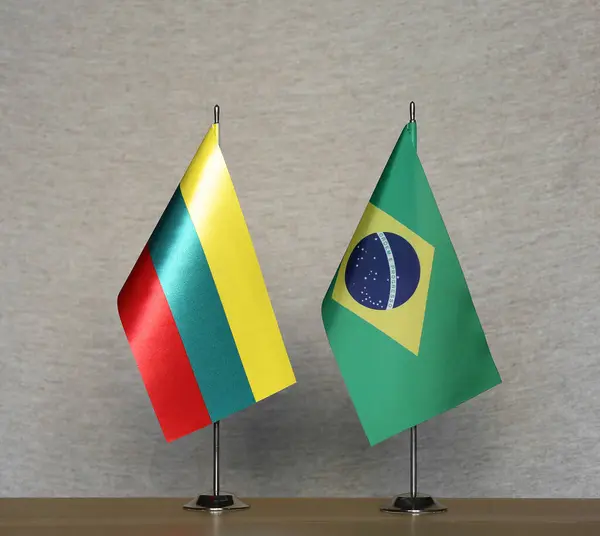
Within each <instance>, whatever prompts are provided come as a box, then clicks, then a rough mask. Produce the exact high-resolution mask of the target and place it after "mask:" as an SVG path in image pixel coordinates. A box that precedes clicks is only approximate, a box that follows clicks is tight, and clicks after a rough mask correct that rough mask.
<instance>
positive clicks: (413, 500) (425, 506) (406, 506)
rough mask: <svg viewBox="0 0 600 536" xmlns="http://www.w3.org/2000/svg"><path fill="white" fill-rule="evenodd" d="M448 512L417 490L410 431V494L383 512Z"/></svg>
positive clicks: (414, 429) (413, 438)
mask: <svg viewBox="0 0 600 536" xmlns="http://www.w3.org/2000/svg"><path fill="white" fill-rule="evenodd" d="M409 111H410V122H411V123H414V122H415V103H414V101H411V103H410V107H409ZM446 510H448V508H446V507H445V506H444V505H443V504H440V503H439V502H437V501H436V500H435V499H434V498H433V497H432V496H431V495H426V494H423V493H419V492H418V490H417V427H416V426H413V427H412V428H411V429H410V492H409V493H403V494H402V495H398V496H397V497H396V498H395V499H394V500H393V501H392V503H391V504H389V505H387V506H383V507H382V508H381V511H382V512H389V513H395V514H412V515H419V514H433V513H439V512H445V511H446Z"/></svg>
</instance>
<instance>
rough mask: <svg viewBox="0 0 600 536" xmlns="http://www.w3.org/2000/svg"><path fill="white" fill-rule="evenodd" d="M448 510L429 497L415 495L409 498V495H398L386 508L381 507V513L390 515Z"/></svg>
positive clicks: (432, 512) (433, 512)
mask: <svg viewBox="0 0 600 536" xmlns="http://www.w3.org/2000/svg"><path fill="white" fill-rule="evenodd" d="M446 510H448V508H446V507H445V506H444V505H443V504H440V503H439V502H437V501H436V500H435V499H434V498H433V497H431V496H430V495H423V494H421V493H417V495H416V496H414V497H413V496H411V494H410V493H404V494H403V495H398V497H396V498H395V499H394V501H393V502H392V504H390V505H388V506H383V507H381V511H382V512H389V513H391V514H411V515H419V514H436V513H440V512H445V511H446Z"/></svg>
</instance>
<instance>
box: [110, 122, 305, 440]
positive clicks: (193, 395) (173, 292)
mask: <svg viewBox="0 0 600 536" xmlns="http://www.w3.org/2000/svg"><path fill="white" fill-rule="evenodd" d="M218 128H219V126H218V123H215V124H214V125H213V126H212V127H211V128H210V130H209V131H208V133H207V134H206V136H205V138H204V140H203V141H202V144H201V145H200V147H199V149H198V151H197V153H196V155H195V156H194V158H193V160H192V162H191V163H190V165H189V167H188V169H187V171H186V173H185V175H184V177H183V179H182V180H181V182H180V184H179V187H178V188H177V190H176V191H175V193H174V194H173V197H172V198H171V201H170V202H169V204H168V206H167V208H166V210H165V211H164V213H163V215H162V217H161V218H160V221H159V222H158V225H157V226H156V228H155V229H154V231H153V233H152V236H151V237H150V239H149V241H148V243H147V244H146V246H145V247H144V249H143V251H142V253H141V255H140V257H139V259H138V261H137V263H136V264H135V266H134V268H133V270H132V272H131V274H130V275H129V277H128V279H127V281H126V282H125V284H124V286H123V288H122V290H121V292H120V293H119V297H118V300H117V303H118V310H119V315H120V317H121V322H122V324H123V328H124V330H125V334H126V336H127V339H128V341H129V344H130V346H131V349H132V351H133V355H134V357H135V359H136V361H137V364H138V367H139V370H140V372H141V375H142V379H143V381H144V384H145V386H146V389H147V391H148V394H149V396H150V399H151V401H152V405H153V407H154V411H155V412H156V416H157V417H158V420H159V422H160V425H161V427H162V430H163V433H164V435H165V437H166V439H167V441H172V440H175V439H177V438H179V437H181V436H183V435H186V434H189V433H191V432H193V431H195V430H198V429H200V428H203V427H205V426H207V425H209V424H211V423H213V422H216V421H219V420H221V419H223V418H225V417H227V416H229V415H231V414H232V413H235V412H237V411H240V410H242V409H244V408H246V407H248V406H250V405H251V404H253V403H255V402H258V401H259V400H262V399H264V398H266V397H268V396H270V395H272V394H274V393H276V392H278V391H281V390H282V389H284V388H286V387H288V386H289V385H292V384H293V383H295V378H294V373H293V371H292V368H291V365H290V361H289V358H288V356H287V352H286V349H285V346H284V344H283V339H282V337H281V333H280V331H279V328H278V325H277V321H276V319H275V314H274V312H273V308H272V306H271V302H270V300H269V296H268V294H267V289H266V286H265V283H264V280H263V277H262V274H261V270H260V266H259V264H258V260H257V258H256V254H255V252H254V248H253V246H252V241H251V239H250V234H249V232H248V228H247V226H246V223H245V221H244V216H243V214H242V211H241V208H240V205H239V202H238V198H237V196H236V193H235V190H234V187H233V183H232V181H231V177H230V175H229V172H228V170H227V166H226V164H225V160H224V159H223V154H222V153H221V149H220V148H219V143H218Z"/></svg>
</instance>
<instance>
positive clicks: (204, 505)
mask: <svg viewBox="0 0 600 536" xmlns="http://www.w3.org/2000/svg"><path fill="white" fill-rule="evenodd" d="M219 115H220V108H219V105H218V104H216V105H215V108H214V123H215V125H218V124H219ZM219 142H220V136H219V133H218V131H217V143H219ZM220 433H221V423H220V422H219V421H217V422H215V423H214V424H213V492H212V494H203V495H199V496H198V498H197V499H193V500H191V501H190V502H189V503H187V504H185V505H184V506H183V508H184V509H185V510H201V511H205V512H210V513H211V514H220V513H221V512H226V511H229V510H245V509H246V508H250V505H248V504H246V503H244V502H242V501H240V499H238V498H237V497H236V496H235V495H234V494H233V493H228V492H226V491H225V492H222V491H221V482H220V464H221V461H220Z"/></svg>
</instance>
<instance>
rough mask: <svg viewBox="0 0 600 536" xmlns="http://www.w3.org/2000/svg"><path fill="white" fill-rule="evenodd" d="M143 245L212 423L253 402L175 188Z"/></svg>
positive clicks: (208, 270)
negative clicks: (147, 246) (148, 254)
mask: <svg viewBox="0 0 600 536" xmlns="http://www.w3.org/2000/svg"><path fill="white" fill-rule="evenodd" d="M148 245H149V248H150V255H151V257H152V262H153V263H154V267H155V268H156V272H157V274H158V278H159V280H160V284H161V286H162V288H163V291H164V293H165V296H166V297H167V301H168V302H169V307H170V308H171V312H172V313H173V317H174V318H175V324H176V325H177V329H178V330H179V333H180V335H181V339H182V340H183V345H184V346H185V350H186V352H187V355H188V358H189V360H190V363H191V365H192V369H193V371H194V375H195V376H196V381H197V382H198V386H199V387H200V391H201V392H202V396H203V397H204V402H205V404H206V407H207V409H208V412H209V414H210V417H211V419H212V420H213V422H214V421H218V420H221V419H223V418H224V417H227V416H228V415H231V414H232V413H235V412H236V411H239V410H241V409H244V408H246V407H248V406H249V405H251V404H252V403H254V396H253V394H252V390H251V389H250V385H249V383H248V379H247V377H246V373H245V371H244V367H243V365H242V361H241V359H240V356H239V353H238V351H237V347H236V345H235V341H234V339H233V335H232V333H231V329H230V328H229V323H228V321H227V317H226V315H225V311H224V309H223V305H222V303H221V299H220V297H219V293H218V291H217V287H216V286H215V282H214V280H213V277H212V274H211V272H210V267H209V265H208V261H207V260H206V256H205V254H204V251H203V249H202V245H201V244H200V240H199V238H198V235H197V233H196V229H195V228H194V224H193V223H192V220H191V218H190V215H189V212H188V210H187V207H186V205H185V202H184V200H183V196H182V195H181V190H180V189H179V188H177V190H176V191H175V193H174V194H173V197H172V198H171V201H170V202H169V205H168V206H167V208H166V210H165V212H164V213H163V215H162V217H161V219H160V221H159V223H158V225H157V226H156V229H155V230H154V232H153V233H152V236H151V237H150V240H149V243H148ZM190 411H193V408H190Z"/></svg>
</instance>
